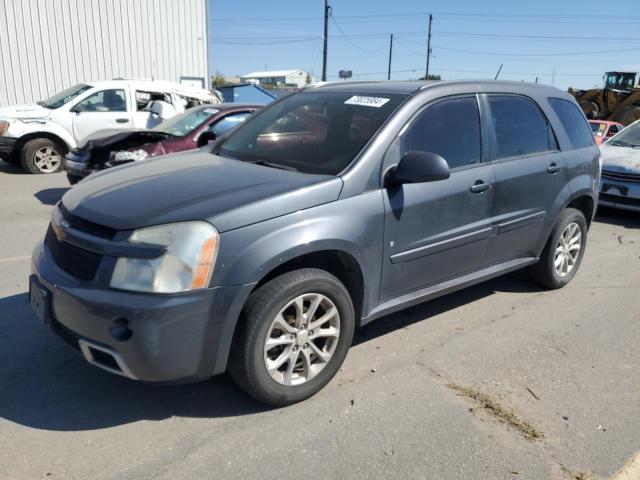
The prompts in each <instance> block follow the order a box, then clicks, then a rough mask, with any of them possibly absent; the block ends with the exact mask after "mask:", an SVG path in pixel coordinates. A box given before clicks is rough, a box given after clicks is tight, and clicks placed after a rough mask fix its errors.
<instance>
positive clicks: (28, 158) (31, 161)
mask: <svg viewBox="0 0 640 480" xmlns="http://www.w3.org/2000/svg"><path fill="white" fill-rule="evenodd" d="M62 157H63V152H62V148H61V147H60V145H57V144H56V143H54V142H53V141H51V140H49V139H48V138H34V139H33V140H29V141H28V142H27V143H25V144H24V146H23V147H22V153H21V155H20V163H21V164H22V168H24V170H25V171H26V172H28V173H55V172H59V171H60V170H62V167H63V158H62Z"/></svg>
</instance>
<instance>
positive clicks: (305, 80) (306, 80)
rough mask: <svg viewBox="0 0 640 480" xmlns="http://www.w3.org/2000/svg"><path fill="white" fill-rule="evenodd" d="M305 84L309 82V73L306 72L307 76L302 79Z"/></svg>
mask: <svg viewBox="0 0 640 480" xmlns="http://www.w3.org/2000/svg"><path fill="white" fill-rule="evenodd" d="M304 83H305V85H309V84H310V83H311V75H310V74H308V73H307V76H306V77H305V79H304Z"/></svg>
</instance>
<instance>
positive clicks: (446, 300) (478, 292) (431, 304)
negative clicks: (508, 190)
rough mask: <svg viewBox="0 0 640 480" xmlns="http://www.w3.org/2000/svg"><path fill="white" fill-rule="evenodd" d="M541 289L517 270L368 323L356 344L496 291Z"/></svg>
mask: <svg viewBox="0 0 640 480" xmlns="http://www.w3.org/2000/svg"><path fill="white" fill-rule="evenodd" d="M539 291H540V287H539V286H537V285H536V284H535V283H533V282H532V281H531V280H529V279H528V278H527V274H526V272H525V271H517V272H513V273H510V274H508V275H504V276H502V277H498V278H494V279H492V280H489V281H487V282H484V283H480V284H478V285H474V286H472V287H468V288H465V289H463V290H459V291H457V292H454V293H450V294H448V295H444V296H442V297H439V298H436V299H434V300H431V301H428V302H424V303H420V304H418V305H415V306H413V307H410V308H407V309H404V310H401V311H399V312H396V313H392V314H391V315H387V316H385V317H382V318H380V319H378V320H375V321H373V322H371V323H368V324H366V325H365V326H363V327H361V328H360V329H358V330H357V331H356V333H355V336H354V340H353V345H359V344H361V343H365V342H368V341H370V340H375V339H376V338H378V337H381V336H383V335H386V334H387V333H390V332H393V331H395V330H399V329H401V328H405V327H408V326H410V325H412V324H414V323H417V322H420V321H422V320H426V319H428V318H430V317H434V316H436V315H440V314H442V313H445V312H448V311H449V310H454V309H456V308H458V307H461V306H462V305H465V304H468V303H473V302H475V301H477V300H480V299H482V298H485V297H489V296H491V295H494V294H495V293H496V292H512V293H535V292H539Z"/></svg>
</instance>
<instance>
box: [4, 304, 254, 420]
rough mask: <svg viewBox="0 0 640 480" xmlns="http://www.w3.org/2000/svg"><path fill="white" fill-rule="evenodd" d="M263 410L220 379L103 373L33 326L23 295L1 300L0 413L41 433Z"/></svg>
mask: <svg viewBox="0 0 640 480" xmlns="http://www.w3.org/2000/svg"><path fill="white" fill-rule="evenodd" d="M265 410H267V407H265V406H263V405H261V404H259V403H257V402H255V401H253V400H252V399H251V398H249V397H248V396H247V395H245V394H244V393H243V392H242V391H241V390H239V389H238V388H236V387H235V386H234V384H233V383H232V382H231V380H230V379H228V378H227V377H226V376H220V377H216V378H214V379H213V380H211V381H205V382H201V383H197V384H190V385H182V386H153V385H145V384H142V383H138V382H134V381H132V380H128V379H126V378H122V377H118V376H116V375H112V374H109V373H107V372H103V371H102V370H100V369H97V368H95V367H93V366H91V365H89V364H87V363H86V362H85V361H84V359H83V358H82V357H80V356H79V355H78V354H77V353H75V352H74V351H73V350H72V349H71V348H69V347H68V346H67V345H65V344H64V343H63V342H62V341H61V340H60V339H58V338H57V337H56V335H55V334H54V333H52V332H51V331H50V330H49V329H48V328H47V327H45V326H44V325H42V324H40V323H39V321H38V320H37V318H36V317H35V315H33V314H32V313H31V310H30V307H29V305H28V298H27V294H26V293H23V294H20V295H14V296H10V297H5V298H0V418H4V419H6V420H9V421H11V422H15V423H18V424H21V425H25V426H28V427H31V428H37V429H42V430H56V431H77V430H93V429H99V428H106V427H112V426H116V425H122V424H127V423H131V422H136V421H139V420H162V419H165V418H169V417H172V416H181V417H211V418H213V417H227V416H237V415H246V414H251V413H256V412H260V411H265Z"/></svg>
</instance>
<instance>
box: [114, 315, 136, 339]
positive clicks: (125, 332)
mask: <svg viewBox="0 0 640 480" xmlns="http://www.w3.org/2000/svg"><path fill="white" fill-rule="evenodd" d="M109 333H110V334H111V336H112V337H113V338H114V339H115V340H117V341H118V342H126V341H127V340H129V339H130V338H131V336H132V335H133V330H131V329H130V328H129V320H127V319H126V318H116V319H115V320H114V321H113V326H112V327H111V328H109Z"/></svg>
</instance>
